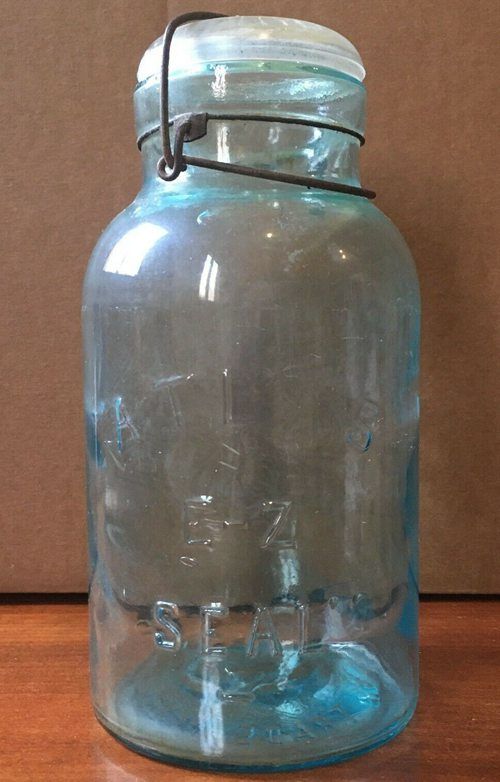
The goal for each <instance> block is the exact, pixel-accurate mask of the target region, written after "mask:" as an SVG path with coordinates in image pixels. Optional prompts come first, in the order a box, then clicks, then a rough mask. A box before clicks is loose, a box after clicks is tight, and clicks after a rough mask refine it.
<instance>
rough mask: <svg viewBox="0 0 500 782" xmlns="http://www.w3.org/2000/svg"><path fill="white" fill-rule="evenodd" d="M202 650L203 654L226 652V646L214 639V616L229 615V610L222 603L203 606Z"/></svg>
mask: <svg viewBox="0 0 500 782" xmlns="http://www.w3.org/2000/svg"><path fill="white" fill-rule="evenodd" d="M200 611H201V652H202V654H217V655H221V654H225V652H226V648H225V646H222V644H218V643H217V642H216V641H215V640H214V636H215V627H214V625H213V619H214V617H224V616H227V615H228V613H229V611H228V609H227V608H226V606H224V605H222V603H210V605H206V606H201V609H200Z"/></svg>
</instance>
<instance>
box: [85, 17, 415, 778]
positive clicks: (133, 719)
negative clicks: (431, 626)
mask: <svg viewBox="0 0 500 782" xmlns="http://www.w3.org/2000/svg"><path fill="white" fill-rule="evenodd" d="M161 52H162V41H161V40H160V39H159V40H158V41H156V42H155V43H154V44H152V46H151V47H150V48H149V49H148V51H147V52H146V54H145V55H144V58H143V60H142V62H141V65H140V68H139V75H138V78H139V83H138V86H137V89H136V92H135V108H136V119H137V128H138V133H139V135H140V136H143V137H144V140H143V143H142V157H143V164H144V186H143V188H142V190H141V191H140V193H139V194H138V196H137V197H136V199H135V200H134V201H133V203H132V204H131V205H130V206H128V207H127V208H126V209H125V211H124V212H122V213H121V214H120V215H119V216H118V217H117V218H116V219H115V220H114V221H113V222H112V223H111V225H110V226H109V227H108V228H107V229H106V231H105V232H104V233H103V235H102V236H101V238H100V240H99V242H98V244H97V247H96V249H95V251H94V254H93V256H92V258H91V260H90V264H89V268H88V272H87V276H86V280H85V286H84V303H83V324H84V339H85V413H86V423H87V432H88V504H89V512H88V515H89V530H90V533H89V537H90V552H91V591H90V610H91V667H92V687H93V698H94V705H95V710H96V713H97V716H98V718H99V719H100V720H101V722H102V723H103V724H104V725H105V727H106V728H108V730H110V731H111V732H112V733H113V734H114V735H115V736H117V737H118V738H119V739H121V740H122V741H124V742H125V743H126V744H128V745H129V746H131V747H133V748H134V749H136V750H138V751H139V752H142V753H144V754H147V755H150V756H153V757H156V758H160V759H164V760H167V761H171V762H178V763H182V764H184V765H191V766H199V767H205V768H211V769H226V770H231V769H233V770H238V769H241V770H248V771H251V770H254V771H259V770H262V771H265V770H280V769H290V768H295V767H299V768H300V767H307V766H311V765H318V764H323V763H331V762H334V761H337V760H342V759H345V758H347V757H349V756H352V755H355V754H357V753H359V752H362V751H365V750H367V749H370V748H373V747H375V746H377V745H379V744H380V743H382V742H384V741H386V740H387V739H389V738H391V737H392V736H394V735H395V734H396V733H398V732H399V731H400V730H401V729H402V728H403V727H404V725H405V724H406V723H407V722H408V720H409V719H410V717H411V715H412V713H413V710H414V707H415V702H416V694H417V595H418V590H417V545H416V525H417V433H418V389H417V379H418V336H419V294H418V283H417V278H416V273H415V269H414V265H413V261H412V259H411V256H410V253H409V251H408V249H407V247H406V245H405V243H404V241H403V239H402V237H401V235H400V234H399V233H398V231H397V229H396V228H395V227H394V226H393V225H392V223H391V222H390V221H389V220H388V219H387V218H386V217H385V216H384V215H383V214H382V213H381V212H380V211H378V210H377V209H376V207H375V206H374V205H373V204H372V203H370V201H369V200H367V199H366V198H363V197H360V196H359V195H348V194H343V193H335V192H327V191H324V190H320V189H314V188H306V187H302V186H297V185H292V184H284V183H278V182H271V181H267V180H265V179H255V178H251V177H248V176H240V175H235V174H228V173H221V172H218V171H212V170H206V169H202V168H197V167H193V166H188V168H187V170H186V171H185V172H184V173H182V174H181V175H180V176H179V178H178V179H176V180H175V181H173V182H164V181H162V180H161V179H160V178H159V177H158V176H157V173H156V166H157V162H158V159H159V158H160V156H161V155H162V146H161V134H160V132H158V131H157V130H155V128H157V127H158V125H159V122H160V118H159V110H160V109H159V105H160V103H159V102H160V63H161ZM363 76H364V70H363V66H362V63H361V60H360V58H359V55H358V53H357V52H356V50H355V49H354V47H353V46H352V45H351V44H350V43H349V42H348V41H347V40H346V39H345V38H343V37H342V36H340V35H338V34H337V33H334V32H333V31H331V30H328V29H326V28H323V27H320V26H318V25H314V24H311V23H307V22H299V21H295V20H286V19H279V18H273V17H228V18H221V19H212V20H208V21H198V22H192V23H189V24H186V25H184V26H182V27H180V28H179V29H178V30H177V32H176V34H175V36H174V40H173V43H172V50H171V67H170V111H171V114H172V115H176V114H180V113H184V112H188V111H208V112H214V113H215V112H225V113H235V114H238V113H247V114H248V113H260V114H266V115H269V114H274V115H276V116H281V115H283V116H286V117H291V118H293V117H295V118H301V119H311V120H320V121H332V122H334V123H337V124H339V125H342V126H345V127H347V128H351V129H352V130H353V131H356V132H358V133H360V134H361V133H362V132H363V120H364V98H365V91H364V87H363V85H362V79H363ZM150 131H151V132H150ZM359 146H360V142H359V140H358V139H357V138H355V137H354V136H351V135H348V134H345V133H339V132H336V131H334V130H329V129H324V128H317V127H310V126H304V125H287V124H283V123H279V122H258V121H242V120H240V121H232V120H212V121H210V122H209V124H208V133H207V135H206V136H205V137H204V138H202V139H200V140H198V141H194V142H191V143H190V144H189V146H188V147H185V152H186V153H189V154H192V155H196V156H200V157H206V158H209V159H215V160H219V161H222V162H231V163H239V164H242V165H250V166H257V167H259V168H264V169H267V170H269V171H281V172H287V173H292V174H297V175H301V176H306V175H309V176H313V177H316V178H318V179H322V180H327V181H332V182H339V183H344V184H350V185H353V186H359V175H358V152H359Z"/></svg>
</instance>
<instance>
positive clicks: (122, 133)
mask: <svg viewBox="0 0 500 782" xmlns="http://www.w3.org/2000/svg"><path fill="white" fill-rule="evenodd" d="M193 8H196V9H203V10H218V11H222V12H225V13H234V12H243V13H245V12H246V13H259V12H260V13H266V14H270V15H284V16H296V17H302V18H305V19H310V20H311V21H315V22H320V23H323V24H326V25H329V26H331V27H334V28H335V29H337V30H338V31H339V32H341V33H343V34H344V35H346V36H347V37H349V38H350V39H351V40H352V41H353V42H354V43H355V44H356V45H357V46H358V48H359V49H360V51H361V53H362V55H363V59H364V61H365V65H366V67H367V70H368V79H367V87H368V97H369V100H368V141H367V145H366V147H365V148H364V150H363V153H362V168H363V181H364V183H365V185H367V186H369V187H373V188H374V189H376V190H377V192H378V200H377V203H378V206H379V207H380V208H381V209H382V210H383V211H385V212H386V213H387V214H388V215H389V216H390V217H391V218H392V219H393V220H394V221H395V222H396V224H397V225H398V226H399V228H400V229H401V230H402V232H403V234H404V235H405V236H406V239H407V241H408V242H409V244H410V247H411V249H412V251H413V253H414V255H415V258H416V262H417V265H418V268H419V272H420V279H421V284H422V293H423V302H424V329H423V381H422V403H423V405H422V407H423V426H422V490H421V498H422V503H421V504H422V525H421V528H422V535H421V537H422V588H423V590H424V591H428V592H429V591H430V592H493V591H500V573H499V568H498V561H499V557H498V548H499V542H500V541H499V536H498V532H497V530H498V507H499V505H500V497H499V493H498V480H497V469H496V457H497V451H498V446H499V445H500V443H499V437H498V432H499V427H498V389H499V387H500V384H499V373H498V359H497V355H498V352H497V351H498V343H499V334H498V315H499V304H498V302H499V294H500V278H499V274H498V263H497V248H498V245H499V239H500V237H499V230H498V209H497V194H496V189H497V180H498V162H499V153H498V150H499V145H498V140H497V135H498V127H499V109H498V106H499V103H500V102H499V100H498V93H497V82H498V75H499V55H498V49H499V47H498V41H497V37H498V29H499V25H500V3H499V2H497V1H496V0H492V1H491V2H488V0H440V2H436V0H351V1H350V2H345V0H323V1H320V2H314V0H313V1H311V0H308V2H303V1H302V0H288V2H285V0H266V2H262V1H258V2H245V0H241V1H240V2H230V1H228V2H223V1H221V0H219V1H217V0H212V2H209V3H207V2H202V1H201V0H196V1H195V0H193V4H191V3H190V2H181V1H179V2H165V0H141V1H139V0H137V1H132V0H78V1H77V0H74V1H73V0H1V2H0V20H1V21H0V25H1V46H0V64H1V72H2V87H3V89H2V91H1V93H0V103H1V106H0V112H1V117H2V132H3V139H2V152H3V162H2V169H1V170H2V176H1V178H0V190H1V196H2V210H1V215H2V221H3V226H2V232H1V237H2V238H1V256H2V258H1V260H2V274H1V278H0V285H1V290H0V295H1V307H0V320H1V324H0V337H1V341H2V345H1V352H0V355H1V359H2V371H1V384H2V387H1V400H0V402H1V409H2V411H3V422H2V426H1V440H0V441H1V456H0V465H1V474H2V486H1V489H2V502H1V513H2V519H1V534H2V537H1V540H2V545H1V548H0V590H4V591H17V590H19V591H65V590H68V591H76V590H83V589H85V586H86V563H85V558H86V538H85V511H84V491H83V445H82V426H81V418H82V416H81V399H80V393H81V392H80V331H79V299H80V286H81V281H82V276H83V273H84V268H85V265H86V261H87V257H88V255H89V253H90V251H91V248H92V245H93V244H94V242H95V239H96V238H97V236H98V234H99V232H100V231H101V230H102V229H103V228H104V226H105V225H106V223H107V222H108V221H109V220H110V219H111V217H112V216H113V215H114V214H115V213H116V212H117V211H119V210H120V209H121V208H123V207H124V206H125V205H126V204H127V202H128V201H129V200H130V199H131V197H132V196H133V194H134V193H135V191H136V190H137V189H138V186H139V180H140V162H139V155H138V153H137V152H136V150H135V147H134V128H133V116H132V101H131V92H132V88H133V86H134V78H135V70H136V66H137V63H138V61H139V59H140V56H141V54H142V52H143V50H144V49H145V48H146V47H147V45H148V44H149V43H150V41H151V40H153V38H155V37H157V36H158V35H159V34H160V33H161V32H162V30H163V28H164V26H165V24H166V21H167V20H168V18H169V17H170V16H172V15H173V14H174V13H177V12H180V11H186V10H192V9H193Z"/></svg>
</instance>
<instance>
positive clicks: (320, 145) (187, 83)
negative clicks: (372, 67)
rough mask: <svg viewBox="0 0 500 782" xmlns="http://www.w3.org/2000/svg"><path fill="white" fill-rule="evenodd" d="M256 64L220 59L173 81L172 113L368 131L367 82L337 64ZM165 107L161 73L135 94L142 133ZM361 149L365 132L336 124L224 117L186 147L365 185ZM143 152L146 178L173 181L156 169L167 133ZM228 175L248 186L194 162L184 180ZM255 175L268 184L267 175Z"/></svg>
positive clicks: (156, 181)
mask: <svg viewBox="0 0 500 782" xmlns="http://www.w3.org/2000/svg"><path fill="white" fill-rule="evenodd" d="M252 66H253V67H252V68H251V69H250V68H248V69H246V70H245V69H244V68H242V66H241V63H238V67H236V66H234V67H233V68H232V67H231V66H230V64H226V65H217V66H215V67H214V68H212V69H206V70H205V71H204V72H203V73H202V74H195V75H190V76H184V77H183V78H182V79H180V78H178V79H173V80H171V87H170V95H171V98H170V113H171V116H175V115H176V114H180V113H184V112H186V111H207V112H213V113H219V114H221V113H230V114H265V115H271V116H285V117H290V118H292V119H293V118H294V117H296V118H300V119H307V120H308V121H311V122H314V121H320V122H329V123H334V124H337V125H340V126H343V127H346V128H350V129H351V130H353V131H356V132H357V133H363V129H364V98H365V91H364V88H363V86H362V84H361V83H360V82H357V81H356V80H354V79H352V78H350V77H346V76H343V75H341V74H338V73H336V72H332V71H330V72H326V71H325V72H324V73H319V71H318V69H308V70H301V69H300V68H299V67H298V66H297V65H295V64H287V63H280V69H279V71H276V70H272V71H266V70H263V71H260V70H259V71H256V67H255V66H256V64H255V63H252ZM285 66H287V67H285ZM158 107H159V82H158V79H157V78H153V79H149V80H148V81H147V82H145V83H143V84H142V85H139V87H138V88H137V90H136V93H135V108H136V123H137V131H138V135H139V136H141V135H143V134H145V133H147V132H148V131H150V130H151V129H152V128H154V127H155V126H158V124H159V118H158V113H159V112H158ZM172 143H173V139H172ZM359 148H360V142H359V140H358V139H356V138H355V137H353V136H351V135H348V134H346V133H341V132H338V131H335V130H331V129H326V128H319V127H313V126H309V125H307V126H306V125H295V124H285V123H280V122H260V121H252V120H243V119H242V120H224V119H218V120H210V121H209V123H208V132H207V135H206V136H204V137H203V138H202V139H198V140H197V141H193V142H189V143H186V144H185V145H184V153H185V154H187V155H193V156H196V157H203V158H208V159H212V160H218V161H220V162H225V163H237V164H239V165H243V166H253V167H256V168H264V169H267V170H270V171H280V172H285V173H287V174H295V175H298V176H313V177H316V178H318V179H327V180H331V181H336V182H341V183H343V184H349V185H354V186H359V184H360V180H359V161H358V158H359ZM141 151H142V157H143V169H144V177H145V180H146V183H147V184H149V185H151V184H158V186H163V187H168V186H172V185H171V184H170V183H163V182H162V181H161V180H160V179H159V178H158V177H157V174H156V165H157V163H158V159H159V158H160V156H161V154H162V150H161V137H160V133H159V132H156V133H153V134H152V135H150V136H148V137H147V138H146V140H145V141H144V143H143V144H142V148H141ZM221 177H222V178H223V179H224V186H225V187H228V188H231V187H233V186H235V187H241V180H242V177H241V176H238V175H234V174H231V175H226V174H221V173H220V172H216V171H211V170H207V169H202V168H196V167H194V166H189V167H188V170H187V171H186V172H185V173H184V174H181V176H180V177H179V180H178V182H179V183H180V184H185V183H186V182H193V183H195V182H196V183H197V184H198V185H201V184H208V183H210V182H214V183H217V184H218V185H219V186H220V181H221ZM247 181H248V180H247ZM254 182H255V183H256V182H259V183H260V185H259V186H261V187H265V186H266V184H265V183H266V180H254Z"/></svg>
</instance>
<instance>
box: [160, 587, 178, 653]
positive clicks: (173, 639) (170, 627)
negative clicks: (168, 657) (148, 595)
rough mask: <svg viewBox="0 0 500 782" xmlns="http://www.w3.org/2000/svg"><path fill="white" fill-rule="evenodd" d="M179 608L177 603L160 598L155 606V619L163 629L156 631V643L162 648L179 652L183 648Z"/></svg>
mask: <svg viewBox="0 0 500 782" xmlns="http://www.w3.org/2000/svg"><path fill="white" fill-rule="evenodd" d="M178 616H179V608H178V606H177V604H176V603H169V602H167V601H165V600H158V601H157V602H156V603H155V606H154V619H155V622H156V623H157V624H158V625H160V627H161V628H162V630H157V631H156V632H155V643H156V645H157V646H159V647H161V648H162V649H167V650H168V651H171V652H178V651H179V649H180V648H181V642H182V633H181V628H180V624H179V622H178V621H177V618H178Z"/></svg>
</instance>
